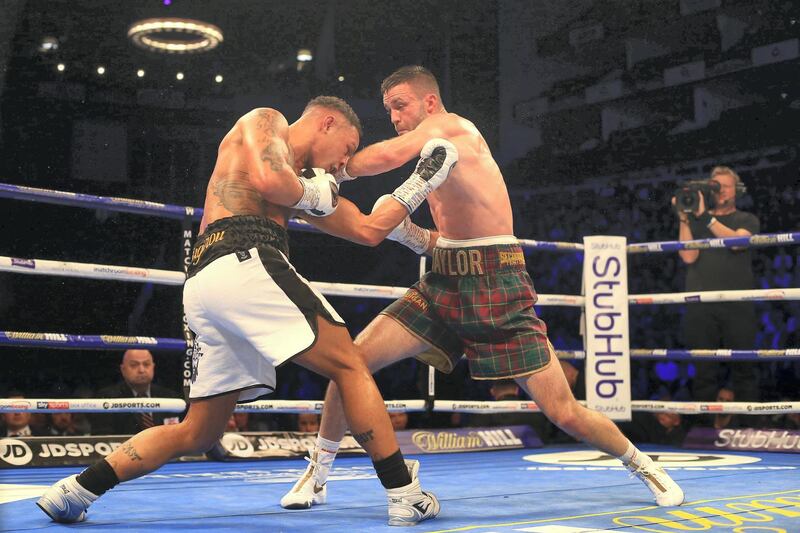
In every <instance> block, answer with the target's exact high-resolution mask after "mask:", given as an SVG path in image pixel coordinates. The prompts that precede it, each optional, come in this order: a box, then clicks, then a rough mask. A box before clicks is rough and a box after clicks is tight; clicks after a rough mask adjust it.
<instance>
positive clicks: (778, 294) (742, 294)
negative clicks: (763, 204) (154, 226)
mask: <svg viewBox="0 0 800 533" xmlns="http://www.w3.org/2000/svg"><path fill="white" fill-rule="evenodd" d="M0 272H15V273H17V274H32V275H51V276H66V277H78V278H88V279H104V280H116V281H134V282H140V283H159V284H162V285H183V282H184V281H185V280H186V275H185V274H184V273H183V272H180V271H177V270H174V271H173V270H158V269H153V268H140V267H131V266H120V265H101V264H94V263H75V262H68V261H50V260H47V259H23V258H18V257H8V256H0ZM311 285H312V286H314V287H315V288H316V289H317V290H319V291H320V292H322V293H323V294H325V295H329V296H355V297H358V296H361V297H364V298H399V297H401V296H403V295H404V294H405V292H406V290H407V289H406V288H404V287H389V286H384V285H360V284H353V283H328V282H320V281H312V282H311ZM538 297H539V299H538V301H537V302H536V305H543V306H550V305H561V306H566V307H582V306H583V305H584V303H585V300H584V297H583V296H577V295H571V294H540V295H538ZM788 300H800V289H795V288H790V289H749V290H731V291H699V292H674V293H662V294H631V295H628V302H629V303H630V304H632V305H653V304H683V303H695V302H739V301H788Z"/></svg>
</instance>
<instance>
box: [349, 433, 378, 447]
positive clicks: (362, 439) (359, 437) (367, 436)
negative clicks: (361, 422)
mask: <svg viewBox="0 0 800 533" xmlns="http://www.w3.org/2000/svg"><path fill="white" fill-rule="evenodd" d="M373 437H374V435H373V431H372V430H371V429H368V430H367V431H365V432H364V433H356V434H354V435H353V438H354V439H356V442H357V443H359V444H360V445H361V446H364V444H365V443H367V442H369V441H371V440H372V439H373Z"/></svg>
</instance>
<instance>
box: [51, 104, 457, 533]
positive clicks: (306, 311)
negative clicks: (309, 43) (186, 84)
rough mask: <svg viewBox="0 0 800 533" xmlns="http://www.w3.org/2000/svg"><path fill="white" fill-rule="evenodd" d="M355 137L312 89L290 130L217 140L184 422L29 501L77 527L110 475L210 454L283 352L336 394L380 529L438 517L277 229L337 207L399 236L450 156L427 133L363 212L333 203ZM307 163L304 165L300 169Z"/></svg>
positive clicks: (371, 387) (268, 124) (256, 120)
mask: <svg viewBox="0 0 800 533" xmlns="http://www.w3.org/2000/svg"><path fill="white" fill-rule="evenodd" d="M360 136H361V125H360V122H359V120H358V117H357V116H356V114H355V113H354V112H353V110H352V109H351V108H350V106H349V105H348V104H347V103H346V102H344V101H343V100H341V99H339V98H336V97H331V96H321V97H317V98H315V99H313V100H311V102H309V104H308V105H307V106H306V109H305V110H304V111H303V114H302V116H301V117H300V118H299V119H298V120H297V121H296V122H294V123H292V124H291V125H289V124H288V122H287V121H286V119H285V118H284V116H283V115H282V114H280V113H279V112H278V111H276V110H274V109H269V108H261V109H255V110H253V111H251V112H250V113H248V114H246V115H244V116H243V117H241V118H240V119H239V121H238V122H237V123H236V125H235V126H234V127H233V128H232V129H231V130H230V131H229V132H228V134H227V135H226V136H225V137H224V138H223V140H222V142H221V144H220V147H219V152H218V158H217V162H216V165H215V168H214V172H213V173H212V175H211V179H210V180H209V183H208V187H207V192H206V201H205V205H204V213H203V220H202V222H201V224H200V237H198V241H197V243H196V244H195V248H194V250H193V253H192V264H191V266H190V269H189V272H188V279H187V281H186V284H185V286H184V304H185V306H186V315H187V319H188V322H189V326H190V327H191V328H192V330H193V331H194V332H195V333H196V335H197V341H196V349H197V351H196V353H195V356H194V361H193V365H192V366H193V375H192V381H193V385H192V387H191V392H190V407H189V411H188V413H187V415H186V418H185V419H184V420H183V421H182V422H181V423H180V424H175V425H170V426H155V427H152V428H149V429H147V430H145V431H142V432H141V433H139V434H137V435H135V436H133V437H132V438H131V439H129V440H127V441H126V442H125V443H123V444H122V445H121V446H120V447H119V448H118V449H116V450H115V451H114V452H112V453H111V454H109V455H108V457H106V458H105V459H103V460H101V461H98V462H97V463H95V464H94V465H92V466H90V467H89V468H87V469H86V470H84V471H83V472H81V473H80V474H78V475H73V476H70V477H67V478H64V479H62V480H60V481H58V482H57V483H56V484H55V485H53V486H52V487H51V488H50V489H48V490H47V491H46V492H45V494H44V495H43V496H42V497H41V498H40V499H39V501H38V502H37V504H38V505H39V507H40V508H41V509H42V510H43V511H44V512H45V513H47V515H48V516H50V517H51V518H52V519H53V520H55V521H58V522H79V521H82V520H84V519H85V517H86V511H87V509H88V507H89V505H90V504H91V503H92V502H93V501H94V500H96V499H97V498H98V497H99V496H100V495H102V494H103V493H105V492H106V491H107V490H109V489H111V488H112V487H114V486H116V485H117V484H118V483H120V482H122V481H127V480H130V479H134V478H137V477H139V476H142V475H144V474H146V473H148V472H151V471H153V470H155V469H157V468H159V467H160V466H161V465H163V464H164V463H166V462H167V461H169V460H170V459H171V458H173V457H176V456H180V455H188V454H192V453H202V452H205V451H206V450H208V449H209V448H211V447H212V446H213V445H214V444H215V443H216V442H217V440H218V439H219V437H220V435H221V434H222V432H223V431H224V429H225V425H226V423H227V421H228V418H230V415H231V413H232V412H233V409H234V407H235V405H236V403H237V402H238V401H251V400H254V399H256V398H259V397H261V396H263V395H265V394H268V393H269V392H270V391H272V390H274V388H275V367H276V366H277V365H279V364H281V363H283V362H285V361H288V360H289V359H293V361H294V362H296V363H298V364H300V365H302V366H304V367H306V368H308V369H310V370H313V371H314V372H317V373H319V374H321V375H323V376H325V377H328V378H330V379H331V380H332V381H333V382H334V383H336V384H337V385H338V387H339V389H340V390H341V391H342V402H343V404H344V412H345V415H346V418H347V422H348V424H349V427H350V428H351V429H352V432H353V436H354V437H355V439H356V440H357V441H358V442H359V443H360V444H361V445H362V446H363V447H364V449H365V450H366V451H367V453H368V454H369V455H370V457H371V458H372V461H373V464H374V465H375V470H376V472H377V474H378V478H379V479H380V481H381V483H382V484H383V486H384V487H385V488H386V490H387V497H388V501H389V524H390V525H400V526H402V525H413V524H415V523H417V522H419V521H422V520H426V519H429V518H433V517H435V516H436V515H437V514H438V512H439V502H438V500H437V499H436V497H435V496H434V495H433V494H430V493H428V492H425V491H422V490H421V488H420V484H419V479H418V477H417V472H418V470H419V463H418V462H417V461H405V460H404V459H403V456H402V454H401V453H400V449H399V447H398V445H397V440H396V439H395V436H394V432H393V430H392V425H391V422H390V420H389V416H388V414H387V412H386V407H385V405H384V403H383V399H382V398H381V396H380V393H379V392H378V389H377V387H376V386H375V382H374V380H373V379H372V376H371V374H370V372H369V370H368V369H367V367H366V365H365V364H364V362H363V358H362V356H361V354H360V353H359V351H358V348H356V347H355V345H354V344H353V342H352V339H351V338H350V335H349V334H348V332H347V330H346V329H345V328H344V323H343V321H342V319H341V318H340V317H339V316H338V315H337V314H336V312H335V311H333V309H332V308H331V306H330V305H329V304H328V303H327V302H326V301H325V299H324V298H323V297H322V295H320V294H319V293H318V292H316V291H314V290H313V289H312V288H311V287H310V285H309V284H308V282H306V280H304V279H303V278H302V277H301V276H299V275H298V274H297V272H295V270H294V268H293V267H292V265H291V264H290V263H289V260H288V254H289V250H288V244H287V236H286V229H285V228H286V226H287V223H288V220H289V218H290V217H291V216H293V215H294V214H296V213H297V211H299V212H301V213H305V214H304V215H303V216H305V217H309V218H315V217H326V216H337V215H336V213H335V211H336V210H337V207H339V208H340V209H342V213H341V214H339V215H338V216H348V217H351V216H360V217H362V222H363V227H365V228H371V231H372V232H378V233H380V234H381V235H382V237H386V236H387V235H390V234H392V235H393V237H394V238H398V234H401V233H403V229H402V227H403V225H404V223H405V222H404V221H405V220H407V216H408V214H409V213H410V212H411V211H413V210H414V209H416V207H418V206H419V205H420V204H421V203H422V202H423V201H424V200H425V198H426V196H427V194H428V193H430V192H431V191H433V190H434V189H436V187H438V186H439V185H440V184H441V183H442V182H443V181H444V180H445V179H446V178H447V175H448V173H449V171H450V168H451V167H452V166H453V165H454V164H455V162H456V160H457V157H458V155H457V152H456V151H455V148H454V147H453V146H452V145H451V144H449V143H448V142H447V141H441V140H439V141H441V142H440V143H437V142H435V141H437V140H434V141H432V142H431V143H429V144H428V145H426V146H425V148H424V149H423V150H422V152H421V154H420V155H421V156H422V158H421V159H420V162H419V164H418V166H417V169H416V171H415V172H414V174H412V175H411V177H410V178H409V179H408V180H406V182H405V183H404V184H403V185H401V186H400V187H398V188H397V189H396V190H395V192H394V193H393V195H392V196H393V198H394V199H393V200H391V201H388V202H385V203H384V205H383V207H382V208H381V209H376V210H375V211H374V212H373V213H372V214H371V215H369V216H365V215H362V214H361V213H360V212H359V211H358V209H357V208H356V207H355V206H354V205H353V204H352V203H350V202H347V201H346V200H344V199H339V197H338V184H337V182H336V179H335V178H334V176H333V174H334V173H337V172H338V171H339V170H340V169H341V168H342V167H343V166H344V165H345V164H346V162H347V160H348V158H349V157H350V156H352V155H353V153H354V152H355V150H356V148H357V147H358V143H359V140H360ZM302 169H309V170H308V171H305V172H303V177H300V176H298V174H300V173H301V170H302ZM356 213H357V215H356ZM398 226H399V227H398ZM382 237H381V238H382ZM320 490H323V488H320Z"/></svg>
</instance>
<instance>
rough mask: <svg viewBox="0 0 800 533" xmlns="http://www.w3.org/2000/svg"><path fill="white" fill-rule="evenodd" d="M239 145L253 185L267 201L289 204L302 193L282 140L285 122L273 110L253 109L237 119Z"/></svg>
mask: <svg viewBox="0 0 800 533" xmlns="http://www.w3.org/2000/svg"><path fill="white" fill-rule="evenodd" d="M237 126H238V127H239V128H241V131H242V145H243V146H242V147H243V148H244V154H245V157H246V158H247V166H248V168H249V169H250V181H251V183H252V185H253V187H255V188H256V190H257V191H258V192H259V194H261V196H263V197H264V198H265V199H266V200H267V201H269V202H272V203H273V204H277V205H283V206H287V207H291V206H293V205H295V204H296V203H297V201H298V200H300V198H301V197H302V196H303V186H302V185H301V184H300V180H298V178H297V174H295V172H294V168H293V165H294V154H293V153H292V149H291V147H290V146H289V145H288V143H287V142H286V139H287V138H288V137H287V136H288V132H289V124H288V122H287V121H286V118H285V117H284V116H283V115H282V114H281V113H279V112H278V111H276V110H274V109H270V108H268V107H262V108H258V109H254V110H252V111H250V112H249V113H247V114H246V115H244V116H243V117H242V118H240V119H239V122H238V123H237Z"/></svg>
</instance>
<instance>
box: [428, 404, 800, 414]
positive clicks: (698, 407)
mask: <svg viewBox="0 0 800 533" xmlns="http://www.w3.org/2000/svg"><path fill="white" fill-rule="evenodd" d="M578 403H579V404H581V405H586V402H583V401H579V402H578ZM631 407H632V409H633V410H634V411H643V412H651V413H679V414H684V415H696V414H744V415H768V414H780V413H800V402H767V403H758V402H660V401H649V400H633V401H632V402H631ZM433 410H434V411H437V412H458V413H474V414H491V413H517V412H531V413H535V412H539V411H540V409H539V407H538V406H537V405H536V403H534V402H533V401H532V400H529V401H524V400H519V401H514V400H503V401H483V402H481V401H470V400H436V401H435V402H434V403H433Z"/></svg>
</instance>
